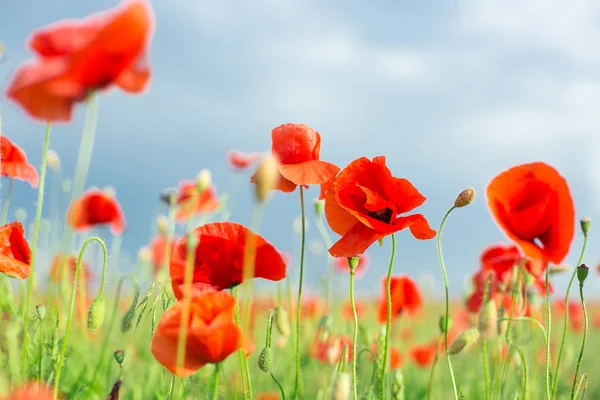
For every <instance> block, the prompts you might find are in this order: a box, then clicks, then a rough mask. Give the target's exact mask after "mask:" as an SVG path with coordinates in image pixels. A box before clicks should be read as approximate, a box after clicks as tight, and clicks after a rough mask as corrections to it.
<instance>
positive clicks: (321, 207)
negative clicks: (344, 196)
mask: <svg viewBox="0 0 600 400" xmlns="http://www.w3.org/2000/svg"><path fill="white" fill-rule="evenodd" d="M314 204H315V214H317V217H320V216H321V215H323V211H325V200H319V199H317V200H315V203H314Z"/></svg>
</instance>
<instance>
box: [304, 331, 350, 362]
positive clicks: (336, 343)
mask: <svg viewBox="0 0 600 400" xmlns="http://www.w3.org/2000/svg"><path fill="white" fill-rule="evenodd" d="M344 347H346V348H347V350H346V352H347V353H346V354H347V355H348V362H350V361H352V339H351V338H349V337H346V336H338V335H334V336H329V337H327V338H321V339H319V340H317V341H315V342H313V357H314V358H315V359H317V360H318V361H320V362H322V363H324V364H329V365H336V364H337V363H338V362H339V361H340V358H341V356H342V353H343V351H344Z"/></svg>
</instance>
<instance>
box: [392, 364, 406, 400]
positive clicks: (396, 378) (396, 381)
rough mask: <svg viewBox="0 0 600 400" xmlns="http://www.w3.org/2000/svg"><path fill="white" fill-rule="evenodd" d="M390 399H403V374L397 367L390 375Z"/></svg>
mask: <svg viewBox="0 0 600 400" xmlns="http://www.w3.org/2000/svg"><path fill="white" fill-rule="evenodd" d="M392 399H393V400H404V375H403V374H402V371H401V370H400V369H399V368H398V369H396V371H395V372H394V375H392Z"/></svg>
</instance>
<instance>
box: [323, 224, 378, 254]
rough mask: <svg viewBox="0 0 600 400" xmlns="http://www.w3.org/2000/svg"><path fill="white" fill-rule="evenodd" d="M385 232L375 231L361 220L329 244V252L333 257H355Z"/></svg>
mask: <svg viewBox="0 0 600 400" xmlns="http://www.w3.org/2000/svg"><path fill="white" fill-rule="evenodd" d="M385 236H386V234H382V233H380V232H377V231H375V230H373V229H371V228H369V227H367V226H365V225H363V224H362V223H361V222H357V223H356V224H354V226H353V227H352V228H350V230H348V231H347V232H346V233H345V234H344V235H343V236H342V237H341V239H340V240H338V241H337V242H336V243H334V244H333V246H331V248H330V249H329V254H331V255H332V256H334V257H355V256H356V255H358V254H362V253H364V252H365V251H366V250H367V249H368V248H369V246H371V245H372V244H373V243H375V242H376V241H377V240H379V239H381V238H383V237H385Z"/></svg>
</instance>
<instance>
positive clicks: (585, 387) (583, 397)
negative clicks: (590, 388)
mask: <svg viewBox="0 0 600 400" xmlns="http://www.w3.org/2000/svg"><path fill="white" fill-rule="evenodd" d="M584 381H585V386H584V387H583V392H581V399H582V400H585V390H586V389H587V382H588V377H587V374H582V375H581V380H580V381H579V385H577V390H576V391H575V398H577V395H578V394H579V391H580V390H581V385H583V382H584Z"/></svg>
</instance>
